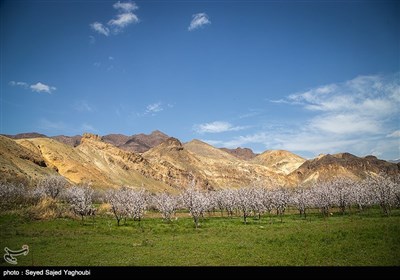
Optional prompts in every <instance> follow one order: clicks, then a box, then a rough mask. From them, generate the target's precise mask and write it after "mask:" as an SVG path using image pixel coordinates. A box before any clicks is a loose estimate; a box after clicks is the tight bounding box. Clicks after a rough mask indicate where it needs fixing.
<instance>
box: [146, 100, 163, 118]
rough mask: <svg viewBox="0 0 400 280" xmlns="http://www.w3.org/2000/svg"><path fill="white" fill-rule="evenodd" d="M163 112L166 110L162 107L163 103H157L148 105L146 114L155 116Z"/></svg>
mask: <svg viewBox="0 0 400 280" xmlns="http://www.w3.org/2000/svg"><path fill="white" fill-rule="evenodd" d="M162 110H164V109H163V107H162V104H161V102H157V103H153V104H149V105H147V107H146V111H145V114H153V115H155V113H158V112H161V111H162Z"/></svg>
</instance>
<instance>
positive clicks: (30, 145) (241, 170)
mask: <svg viewBox="0 0 400 280" xmlns="http://www.w3.org/2000/svg"><path fill="white" fill-rule="evenodd" d="M0 164H1V167H0V176H1V178H2V181H16V182H29V183H34V182H36V181H38V180H40V179H42V178H44V177H45V176H48V175H56V174H59V175H61V176H63V177H65V178H66V179H67V180H68V181H70V182H71V183H83V182H88V183H91V184H92V185H93V186H94V187H96V188H102V189H106V188H112V187H118V186H123V185H132V186H139V187H140V186H142V187H144V188H146V189H148V190H149V191H152V192H157V191H168V192H177V191H179V190H180V189H182V188H186V187H187V186H188V185H189V184H190V182H192V180H195V182H196V184H197V185H198V186H200V187H202V188H204V189H209V190H213V189H220V188H230V187H239V186H248V185H252V184H262V185H269V186H271V185H284V186H296V185H299V184H311V183H313V182H316V181H326V180H331V179H332V178H334V177H338V176H340V177H347V178H351V179H354V180H360V179H363V178H366V177H367V176H373V175H374V174H378V173H380V172H384V173H386V174H388V175H391V176H397V175H399V174H400V163H391V162H388V161H384V160H380V159H378V158H376V157H374V156H366V157H357V156H355V155H352V154H349V153H340V154H333V155H330V154H326V155H319V156H318V157H316V158H314V159H309V160H307V159H304V158H302V157H300V156H298V155H296V154H293V153H291V152H289V151H284V150H267V151H265V152H263V153H261V154H255V153H253V151H252V150H251V149H248V148H237V149H226V148H216V147H213V146H211V145H209V144H207V143H204V142H202V141H200V140H196V139H195V140H192V141H190V142H187V143H182V142H181V141H179V140H178V139H176V138H173V137H169V136H168V135H166V134H164V133H162V132H160V131H153V132H152V133H151V134H148V135H146V134H137V135H132V136H126V135H122V134H109V135H105V136H102V137H101V136H99V135H95V134H90V133H85V134H83V135H82V136H80V135H77V136H63V135H60V136H53V137H48V136H46V135H43V134H38V133H23V134H17V135H0Z"/></svg>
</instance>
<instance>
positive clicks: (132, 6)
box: [90, 1, 140, 36]
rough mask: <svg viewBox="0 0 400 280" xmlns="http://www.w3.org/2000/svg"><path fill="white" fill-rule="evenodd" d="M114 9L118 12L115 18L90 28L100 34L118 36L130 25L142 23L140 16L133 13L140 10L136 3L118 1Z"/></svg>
mask: <svg viewBox="0 0 400 280" xmlns="http://www.w3.org/2000/svg"><path fill="white" fill-rule="evenodd" d="M113 8H114V9H116V10H117V11H118V13H117V14H116V15H115V17H114V18H112V19H110V20H109V21H108V22H107V25H108V27H107V26H106V25H104V24H103V23H101V22H97V21H96V22H93V23H91V24H90V27H91V28H92V29H93V30H94V31H96V32H97V33H99V34H102V35H104V36H109V35H110V34H118V33H120V32H122V31H123V29H124V28H125V27H127V26H128V25H130V24H135V23H138V22H140V20H139V18H138V16H137V15H136V14H134V13H133V11H135V10H137V9H139V7H138V6H137V5H136V3H135V2H130V1H129V2H121V1H118V2H116V3H114V4H113Z"/></svg>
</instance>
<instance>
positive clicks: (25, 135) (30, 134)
mask: <svg viewBox="0 0 400 280" xmlns="http://www.w3.org/2000/svg"><path fill="white" fill-rule="evenodd" d="M0 135H2V136H5V137H8V138H11V139H26V138H46V137H47V136H46V135H44V134H41V133H37V132H27V133H19V134H15V135H10V134H0Z"/></svg>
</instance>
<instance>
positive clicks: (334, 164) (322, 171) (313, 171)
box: [288, 153, 400, 183]
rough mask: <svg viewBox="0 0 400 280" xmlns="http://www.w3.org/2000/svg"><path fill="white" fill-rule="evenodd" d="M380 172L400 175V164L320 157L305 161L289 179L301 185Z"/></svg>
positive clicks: (346, 155)
mask: <svg viewBox="0 0 400 280" xmlns="http://www.w3.org/2000/svg"><path fill="white" fill-rule="evenodd" d="M380 172H383V173H386V174H388V175H398V174H400V164H394V163H390V162H387V161H384V160H380V159H377V158H376V157H375V156H366V157H363V158H360V157H357V156H355V155H352V154H349V153H339V154H333V155H330V154H327V155H320V156H318V157H317V158H315V159H311V160H307V161H305V162H304V163H303V164H302V165H301V166H300V167H299V168H297V169H296V170H294V171H293V172H292V173H291V174H289V176H288V177H291V178H293V180H295V181H297V182H301V183H307V182H315V181H326V180H330V179H332V178H333V177H347V178H351V179H355V180H358V179H363V178H366V177H367V176H370V175H371V174H379V173H380Z"/></svg>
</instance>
